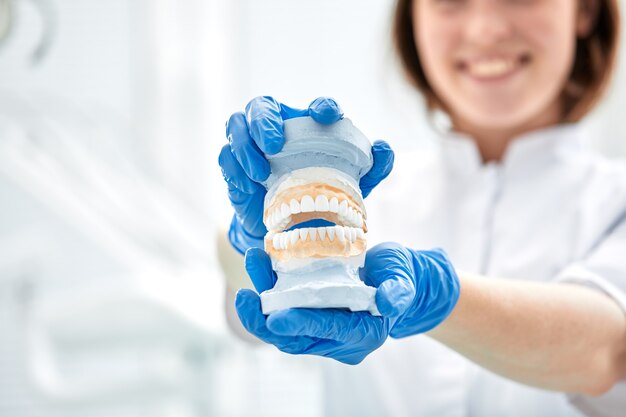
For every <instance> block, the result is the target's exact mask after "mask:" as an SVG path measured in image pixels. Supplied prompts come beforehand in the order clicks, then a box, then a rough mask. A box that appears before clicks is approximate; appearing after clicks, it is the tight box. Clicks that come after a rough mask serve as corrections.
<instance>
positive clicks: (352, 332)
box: [220, 0, 626, 417]
mask: <svg viewBox="0 0 626 417" xmlns="http://www.w3.org/2000/svg"><path fill="white" fill-rule="evenodd" d="M618 28H619V20H618V10H617V2H616V1H614V0H604V1H602V0H580V1H571V0H519V1H518V0H515V1H511V0H414V1H411V0H400V1H399V2H398V5H397V13H396V20H395V41H396V45H397V47H398V48H397V50H398V52H399V54H400V57H401V60H402V63H403V65H404V67H405V69H406V70H407V73H408V75H409V78H410V80H411V81H412V82H413V83H414V84H415V85H416V86H417V88H418V89H419V90H420V91H421V92H422V93H423V94H424V96H425V97H426V100H427V103H428V106H429V108H430V109H431V110H433V111H435V110H436V111H443V112H445V113H446V114H447V115H448V116H449V119H450V121H451V126H452V128H451V129H450V131H449V132H446V133H442V139H441V142H440V145H441V146H440V149H439V150H438V151H437V152H435V153H434V154H433V155H430V154H429V155H425V154H423V153H422V154H406V155H398V157H397V161H396V164H395V165H396V166H395V168H394V171H393V173H392V174H391V176H390V178H389V180H388V181H386V182H385V184H384V185H383V187H382V189H381V190H379V192H377V191H375V192H374V193H373V195H374V197H371V198H370V199H368V200H369V201H368V203H367V205H368V209H370V208H373V209H374V210H372V211H371V213H370V216H368V223H369V225H370V230H372V231H378V232H379V234H380V237H381V238H383V239H385V240H394V241H397V242H399V243H386V244H382V245H377V246H375V247H374V248H372V249H370V251H368V254H367V258H366V262H365V267H364V269H363V271H362V277H363V278H364V280H365V282H366V283H367V284H369V285H373V286H376V287H377V288H378V291H377V294H376V302H377V306H378V308H379V310H380V311H381V313H382V315H383V316H382V318H380V317H372V316H370V315H368V314H367V313H347V312H343V311H337V310H307V309H294V310H286V311H281V312H277V313H273V314H271V315H270V316H268V317H266V316H263V315H262V314H261V311H260V303H259V298H258V295H257V294H256V293H254V292H253V291H250V290H242V291H240V292H239V293H238V294H237V300H236V307H237V312H238V314H239V317H240V319H241V321H242V323H243V324H244V326H245V327H246V329H247V330H248V331H249V332H250V333H252V334H254V335H255V336H257V337H258V338H260V339H261V340H263V341H265V342H268V343H272V344H274V345H275V346H277V347H278V348H279V349H281V350H283V351H285V352H289V353H296V354H298V353H306V354H316V355H321V356H328V357H331V358H334V359H337V360H338V361H339V362H344V363H349V364H355V363H360V362H361V361H362V360H363V359H364V358H365V357H366V356H367V355H369V354H370V353H371V355H370V356H369V357H368V358H367V360H365V361H364V362H362V363H361V364H360V365H359V366H357V367H346V366H343V365H330V364H329V365H328V367H329V369H328V373H327V375H328V380H327V391H326V392H327V397H328V400H329V401H328V408H327V411H328V413H329V414H330V415H394V416H398V415H436V416H469V415H476V416H481V417H484V416H503V415H506V416H579V415H589V416H595V415H602V416H616V417H617V416H624V415H626V382H624V381H622V380H623V379H624V378H625V377H626V317H625V315H624V312H625V311H626V296H625V294H626V255H625V254H626V166H625V165H624V164H622V163H618V162H610V161H608V160H605V159H603V158H601V157H599V156H597V155H594V154H593V153H592V152H591V151H590V150H588V149H587V148H586V147H585V146H584V142H585V137H584V132H582V130H581V128H580V127H579V126H578V125H577V124H576V122H578V121H579V120H580V119H581V118H582V117H584V116H585V115H586V114H587V113H588V112H589V111H590V110H591V109H592V108H593V106H594V104H595V103H596V102H597V100H598V99H599V97H600V96H601V94H602V92H603V91H604V90H605V85H606V83H607V81H608V79H609V77H610V73H611V70H612V68H613V66H614V63H615V53H616V48H617V37H618ZM302 115H310V116H312V117H313V118H315V119H316V120H318V121H319V122H321V123H333V122H334V121H336V120H338V119H340V118H341V116H342V113H341V110H340V109H339V107H338V106H337V105H336V103H335V102H334V101H332V100H331V99H318V100H316V101H314V102H313V103H312V104H311V106H310V107H309V109H307V110H304V111H298V110H294V109H291V108H288V107H287V106H284V105H282V104H280V103H278V102H276V101H275V100H274V99H271V98H268V97H262V98H257V99H255V100H253V101H252V102H250V103H249V104H248V106H247V107H246V111H245V112H242V113H238V114H234V115H233V116H232V117H231V119H230V120H229V123H228V125H227V134H228V136H229V141H230V144H229V145H226V146H225V147H224V148H223V150H222V153H221V155H220V165H221V166H222V170H223V173H224V177H225V179H226V181H227V182H228V185H229V197H230V199H231V202H232V203H233V206H234V208H235V211H236V216H235V217H234V219H233V222H232V224H231V230H230V232H229V237H230V240H231V242H232V243H233V245H234V246H235V248H237V249H238V250H239V251H241V252H243V251H245V250H246V249H248V248H251V247H252V249H250V250H248V252H247V253H246V268H247V270H248V273H249V275H250V277H251V278H252V281H253V282H254V284H255V286H256V288H257V290H259V292H261V291H263V290H265V289H267V288H270V287H271V286H272V285H273V282H274V281H273V275H272V272H271V268H270V267H269V261H268V259H267V256H266V255H265V253H264V252H263V251H262V250H260V249H255V248H254V247H255V246H256V247H262V243H261V241H260V240H259V237H261V236H263V234H264V233H265V229H264V228H263V225H262V223H261V208H262V204H263V203H262V198H263V196H264V193H265V190H264V189H263V187H261V186H259V185H258V183H257V182H258V181H262V180H263V179H264V178H265V177H267V175H268V173H269V167H268V165H267V161H265V159H264V158H263V156H262V153H261V152H260V151H263V152H266V153H275V152H278V151H279V150H280V148H281V146H282V143H283V138H282V120H284V119H285V118H290V117H298V116H302ZM259 149H260V150H259ZM373 154H374V160H375V163H374V167H373V168H372V170H371V171H370V173H369V174H368V175H367V176H366V177H364V179H363V181H362V182H361V188H362V189H363V191H364V194H368V193H369V191H370V190H371V189H372V188H374V187H375V186H376V185H377V184H378V183H379V182H380V181H381V180H382V179H384V178H385V177H386V176H387V174H389V171H390V170H391V165H392V164H393V154H392V153H391V151H390V149H389V147H388V146H387V145H386V144H385V143H384V142H377V143H375V145H374V147H373ZM377 194H378V195H377ZM376 199H378V200H377V201H376ZM390 213H393V216H391V214H390ZM391 217H393V218H395V219H402V220H401V223H399V222H398V221H393V219H392V218H391ZM368 240H370V241H376V240H377V238H376V237H375V238H372V237H370V238H368ZM430 247H441V248H443V249H445V251H446V252H443V251H440V250H432V251H422V250H418V249H421V248H430ZM462 271H468V272H462ZM421 333H425V334H426V336H427V337H424V336H421V337H408V336H415V335H418V334H421ZM388 336H391V338H388Z"/></svg>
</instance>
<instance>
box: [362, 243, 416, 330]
mask: <svg viewBox="0 0 626 417" xmlns="http://www.w3.org/2000/svg"><path fill="white" fill-rule="evenodd" d="M409 255H410V254H409V253H407V250H406V248H404V246H402V245H399V244H397V243H394V242H386V243H381V244H378V245H376V246H374V247H373V248H372V249H370V250H369V251H368V252H367V255H366V257H365V266H364V267H363V268H362V269H361V271H360V274H361V278H362V279H363V281H365V283H366V284H368V285H371V286H374V287H376V288H378V290H377V291H376V306H377V307H378V310H379V311H380V313H381V314H382V315H383V316H385V317H389V318H397V317H400V316H401V315H402V314H404V312H406V311H407V309H408V308H409V307H410V306H411V305H412V303H413V301H414V299H415V294H416V290H415V281H414V279H413V276H412V275H413V268H412V263H411V258H410V256H409Z"/></svg>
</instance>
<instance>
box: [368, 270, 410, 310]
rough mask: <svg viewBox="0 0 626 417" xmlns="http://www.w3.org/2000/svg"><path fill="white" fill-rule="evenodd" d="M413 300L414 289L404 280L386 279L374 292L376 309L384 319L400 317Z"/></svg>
mask: <svg viewBox="0 0 626 417" xmlns="http://www.w3.org/2000/svg"><path fill="white" fill-rule="evenodd" d="M414 299H415V287H414V286H413V285H411V284H410V283H409V282H407V281H406V280H404V279H398V278H395V277H394V278H388V279H387V280H385V281H384V282H383V283H382V284H380V286H379V287H378V289H377V290H376V307H378V311H380V314H382V315H383V316H385V317H388V318H396V317H400V316H401V315H402V314H404V312H405V311H406V310H407V309H408V308H409V307H410V306H411V304H412V303H413V300H414Z"/></svg>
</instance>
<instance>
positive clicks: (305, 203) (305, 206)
mask: <svg viewBox="0 0 626 417" xmlns="http://www.w3.org/2000/svg"><path fill="white" fill-rule="evenodd" d="M300 209H301V210H302V212H303V213H311V212H313V211H315V202H314V201H313V197H311V196H310V195H305V196H304V197H302V201H301V202H300Z"/></svg>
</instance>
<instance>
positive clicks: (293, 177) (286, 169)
mask: <svg viewBox="0 0 626 417" xmlns="http://www.w3.org/2000/svg"><path fill="white" fill-rule="evenodd" d="M284 135H285V145H284V147H283V149H282V151H281V152H279V153H278V154H275V155H266V157H267V159H268V161H269V163H270V167H271V175H270V176H269V178H268V179H267V181H266V183H265V184H264V185H265V186H266V188H267V190H268V192H267V194H266V197H265V202H264V203H265V204H264V213H263V222H264V224H265V226H266V228H267V230H268V232H267V234H266V235H265V239H264V242H265V250H266V251H267V253H268V254H269V255H270V258H271V260H272V267H273V269H274V271H276V274H277V282H276V285H275V286H274V288H272V289H271V290H268V291H265V292H263V293H262V294H261V303H262V308H263V313H264V314H269V313H271V312H273V311H276V310H282V309H286V308H293V307H309V308H345V309H349V310H351V311H365V310H367V311H369V312H370V313H372V314H375V315H379V313H378V310H377V308H376V303H375V298H374V297H375V293H376V289H375V288H373V287H369V286H367V285H365V284H364V283H363V281H361V279H360V278H359V274H358V270H359V268H360V267H362V266H363V264H364V262H365V250H366V247H367V242H366V233H367V225H366V219H367V214H366V211H365V205H364V204H363V197H362V195H361V190H360V188H359V180H360V178H361V177H362V176H363V175H365V174H366V173H367V172H368V171H369V169H370V168H371V167H372V153H371V143H370V142H369V140H368V139H367V138H366V137H365V135H363V133H361V132H360V131H359V130H358V129H357V128H356V127H354V125H353V124H352V122H351V121H350V120H349V119H342V120H340V121H338V122H337V123H334V124H332V125H322V124H320V123H317V122H315V121H314V120H313V119H312V118H310V117H299V118H294V119H289V120H286V121H285V122H284ZM312 221H315V222H312ZM312 224H315V226H317V227H305V226H307V225H312ZM320 224H322V225H321V226H320Z"/></svg>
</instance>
